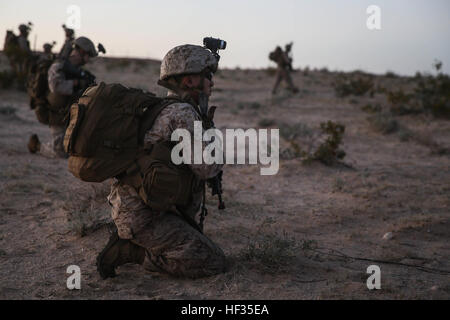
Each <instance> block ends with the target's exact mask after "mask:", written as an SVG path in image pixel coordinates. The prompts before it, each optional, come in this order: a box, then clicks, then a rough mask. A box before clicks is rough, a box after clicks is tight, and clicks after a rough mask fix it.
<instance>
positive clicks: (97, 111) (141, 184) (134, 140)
mask: <svg viewBox="0 0 450 320" xmlns="http://www.w3.org/2000/svg"><path fill="white" fill-rule="evenodd" d="M176 101H180V100H178V99H175V98H159V97H156V96H155V95H154V94H152V93H148V92H144V91H142V90H140V89H133V88H127V87H124V86H122V85H120V84H105V83H104V82H101V83H100V84H99V85H96V86H92V87H89V88H88V89H87V90H86V91H85V92H84V93H83V95H82V96H81V98H80V99H79V100H78V102H77V103H74V104H72V105H71V107H70V119H69V126H68V128H67V130H66V134H65V136H64V148H65V150H66V152H67V153H68V154H69V171H70V172H71V173H72V174H73V175H74V176H75V177H77V178H79V179H81V180H83V181H87V182H102V181H104V180H106V179H109V178H113V177H116V178H119V179H120V180H121V181H122V182H124V183H126V184H128V185H131V186H132V187H134V188H135V190H136V191H137V192H138V193H139V195H140V196H141V198H142V199H143V200H144V202H145V203H147V204H148V205H149V206H151V207H152V208H153V209H155V210H167V209H169V208H170V207H172V206H173V205H176V206H181V207H183V206H186V205H188V204H189V203H190V201H191V196H192V192H193V190H194V191H195V190H198V189H199V188H200V187H201V185H200V182H199V181H198V179H196V178H195V176H194V174H193V173H192V171H191V170H190V169H189V168H187V166H185V165H179V166H175V165H174V164H173V163H171V158H170V155H171V146H170V145H168V142H161V143H159V144H156V145H154V146H152V147H151V150H145V151H144V148H143V140H144V135H145V132H146V131H147V130H149V129H150V128H151V127H152V126H153V124H154V122H155V120H156V118H157V117H158V115H159V113H160V112H161V111H162V110H163V109H164V108H165V107H166V106H168V105H170V104H172V103H174V102H176Z"/></svg>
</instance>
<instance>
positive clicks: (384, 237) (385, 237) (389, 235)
mask: <svg viewBox="0 0 450 320" xmlns="http://www.w3.org/2000/svg"><path fill="white" fill-rule="evenodd" d="M393 236H394V235H393V234H392V232H388V233H386V234H384V236H383V240H391V239H392V237H393Z"/></svg>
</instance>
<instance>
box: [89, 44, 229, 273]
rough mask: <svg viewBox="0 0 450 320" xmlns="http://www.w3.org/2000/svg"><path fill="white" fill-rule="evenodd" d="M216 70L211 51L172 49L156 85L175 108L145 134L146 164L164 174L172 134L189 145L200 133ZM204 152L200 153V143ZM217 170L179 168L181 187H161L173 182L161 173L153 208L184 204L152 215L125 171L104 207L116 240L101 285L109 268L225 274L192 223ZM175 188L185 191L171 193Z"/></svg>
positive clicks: (221, 258)
mask: <svg viewBox="0 0 450 320" xmlns="http://www.w3.org/2000/svg"><path fill="white" fill-rule="evenodd" d="M217 66H218V59H217V58H216V56H215V55H213V54H212V52H211V51H209V50H208V49H206V48H204V47H201V46H195V45H182V46H178V47H175V48H173V49H172V50H170V51H169V52H168V53H167V54H166V56H165V57H164V58H163V60H162V63H161V74H160V81H159V82H158V84H159V85H161V86H164V87H166V88H168V89H169V93H168V96H167V98H168V99H173V101H171V103H169V104H168V105H167V106H165V107H164V109H162V111H160V113H159V115H158V116H157V118H156V119H155V121H154V124H153V126H152V127H151V128H150V129H149V130H148V131H146V133H145V137H144V142H143V144H144V149H145V150H147V152H148V156H149V157H151V158H154V159H165V160H163V163H164V166H168V167H170V166H173V164H171V163H170V159H171V157H170V154H171V147H169V148H168V147H167V146H173V143H172V142H171V135H172V133H173V132H174V131H175V130H176V129H186V130H187V131H188V132H189V133H190V134H191V137H193V135H194V121H203V124H204V125H205V121H206V120H205V118H204V117H203V116H202V113H201V111H200V110H201V105H204V104H202V101H205V98H206V101H207V99H208V97H209V96H210V95H211V88H212V87H213V85H214V82H213V80H212V78H213V74H214V72H216V70H217ZM210 120H211V119H210ZM211 122H212V121H211ZM203 144H204V145H203V147H205V146H206V142H204V143H203ZM222 166H223V165H222V164H205V163H203V164H186V165H183V167H182V168H179V169H177V170H181V171H178V173H177V175H180V176H181V174H182V172H184V174H185V175H186V174H187V176H185V178H184V179H185V180H184V182H183V183H180V184H176V183H169V182H167V181H173V177H174V175H173V173H172V174H171V175H170V174H168V172H167V169H164V170H166V171H165V173H164V171H162V172H161V176H159V175H158V178H159V179H160V180H159V181H160V182H159V183H161V185H160V184H158V185H155V186H154V188H158V189H160V190H166V191H164V192H161V193H160V197H157V200H156V201H160V202H161V203H164V202H165V201H171V200H170V199H171V197H172V195H171V193H172V194H173V193H174V192H175V193H176V192H178V193H182V195H183V198H186V199H190V200H189V202H188V204H187V205H186V206H184V207H179V206H175V205H173V206H172V207H171V209H170V210H167V211H161V210H159V211H158V210H157V209H155V207H153V208H152V207H151V206H149V205H147V204H146V202H144V200H143V198H142V195H141V193H139V191H138V189H137V187H136V186H135V185H134V184H133V181H136V180H135V179H136V178H138V179H139V177H138V176H137V174H139V170H138V171H137V172H136V171H134V172H133V171H132V170H127V172H126V174H124V175H122V176H120V177H118V178H117V179H115V182H114V183H113V185H112V187H111V193H110V195H109V196H108V200H109V203H110V204H111V206H112V218H113V220H114V223H115V224H116V226H117V229H118V232H117V233H115V234H113V235H112V236H111V238H110V241H109V242H108V244H107V245H106V247H105V249H103V251H102V252H101V253H100V254H99V256H98V258H97V269H98V271H99V273H100V275H101V277H102V278H108V277H114V276H115V268H116V267H118V266H120V265H123V264H125V263H137V264H142V265H143V266H144V267H145V269H146V270H148V271H153V272H159V273H166V274H170V275H173V276H178V277H188V278H198V277H204V276H211V275H214V274H218V273H221V272H223V271H224V270H225V255H224V253H223V251H222V250H221V249H220V247H219V246H217V245H216V244H215V243H213V242H212V241H211V240H210V239H209V238H208V237H206V236H205V235H204V234H203V233H202V230H201V228H200V227H199V226H198V225H197V224H196V221H195V218H196V215H197V214H198V212H199V210H200V207H201V206H202V199H204V188H202V187H201V186H202V185H203V186H204V181H206V180H208V179H211V178H214V177H216V176H217V175H218V174H219V173H220V172H221V169H222ZM128 172H130V174H128ZM164 174H165V175H164ZM164 181H166V182H164ZM150 183H151V182H150ZM180 187H182V188H183V189H184V190H183V191H180V190H178V191H176V190H175V189H178V188H180ZM172 189H173V190H172ZM150 190H152V189H150ZM203 201H204V200H203ZM155 206H156V203H155ZM200 221H202V220H201V219H200Z"/></svg>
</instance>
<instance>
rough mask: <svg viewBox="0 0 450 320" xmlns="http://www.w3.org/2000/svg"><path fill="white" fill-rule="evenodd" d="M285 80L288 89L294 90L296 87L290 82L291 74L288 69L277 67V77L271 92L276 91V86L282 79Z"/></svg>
mask: <svg viewBox="0 0 450 320" xmlns="http://www.w3.org/2000/svg"><path fill="white" fill-rule="evenodd" d="M283 79H284V80H285V81H286V83H287V85H288V88H289V90H291V91H293V92H296V91H297V90H298V89H297V88H296V87H295V86H294V83H293V82H292V78H291V74H290V72H289V70H287V69H285V68H278V69H277V79H276V81H275V85H274V86H273V89H272V93H276V92H277V90H278V86H279V85H280V83H281V81H282V80H283Z"/></svg>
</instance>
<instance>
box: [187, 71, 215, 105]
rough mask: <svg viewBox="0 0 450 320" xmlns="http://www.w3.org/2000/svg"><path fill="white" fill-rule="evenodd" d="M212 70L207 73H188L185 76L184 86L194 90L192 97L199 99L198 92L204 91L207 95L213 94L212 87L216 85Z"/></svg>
mask: <svg viewBox="0 0 450 320" xmlns="http://www.w3.org/2000/svg"><path fill="white" fill-rule="evenodd" d="M212 77H213V74H212V72H208V73H206V74H204V75H203V74H202V75H199V74H195V75H188V76H185V77H184V78H183V85H184V87H186V88H188V89H189V90H190V91H192V98H194V99H195V100H198V94H199V93H200V92H202V93H204V94H205V95H206V96H208V97H209V96H211V92H212V87H214V81H213V79H212Z"/></svg>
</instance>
